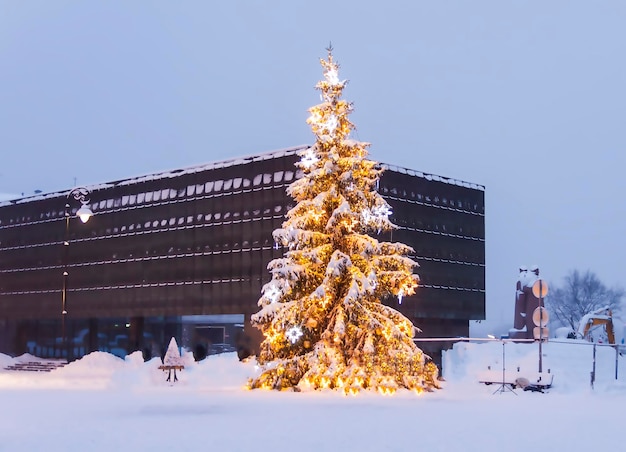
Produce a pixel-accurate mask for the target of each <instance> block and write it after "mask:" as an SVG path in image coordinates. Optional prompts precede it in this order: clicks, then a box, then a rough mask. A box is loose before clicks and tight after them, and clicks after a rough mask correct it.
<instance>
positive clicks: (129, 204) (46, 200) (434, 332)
mask: <svg viewBox="0 0 626 452" xmlns="http://www.w3.org/2000/svg"><path fill="white" fill-rule="evenodd" d="M303 147H305V146H301V147H296V148H291V149H286V150H282V151H277V152H273V153H267V154H260V155H255V156H251V157H246V158H240V159H234V160H230V161H225V162H218V163H213V164H209V165H203V166H198V167H192V168H187V169H183V170H177V171H171V172H167V173H161V174H154V175H149V176H144V177H139V178H135V179H127V180H122V181H117V182H112V183H107V184H101V185H95V186H90V187H88V189H89V191H90V198H91V199H90V204H89V207H90V208H91V210H92V211H93V213H94V216H93V217H92V218H91V219H90V220H89V222H88V223H85V224H82V223H80V222H79V220H77V219H76V218H72V219H71V222H72V224H71V226H70V228H69V242H70V246H69V255H68V261H67V263H66V264H65V263H64V262H63V240H64V232H65V223H64V208H65V203H66V196H67V192H59V193H49V194H40V195H36V196H32V197H27V198H21V199H17V200H13V201H9V202H3V203H0V331H1V332H0V352H3V353H8V354H12V355H19V354H21V353H24V352H31V353H37V354H38V355H39V356H42V357H67V358H69V359H75V358H77V357H80V356H82V355H84V354H85V353H88V352H90V351H93V350H107V351H108V350H109V349H110V348H111V347H112V346H113V345H116V346H118V347H117V348H118V352H119V353H120V354H124V353H127V352H130V351H133V350H143V351H144V353H145V354H147V355H148V356H151V355H153V354H154V353H159V352H162V351H163V349H164V347H166V346H167V344H168V343H169V339H170V337H171V336H180V335H183V336H184V335H185V334H188V335H189V334H191V336H193V337H191V336H190V337H189V338H187V339H188V340H187V345H188V346H189V347H194V346H196V345H197V344H194V341H196V342H197V341H198V340H196V339H194V338H195V337H199V336H198V331H200V330H199V329H198V328H199V327H198V325H195V329H194V328H192V329H191V330H190V329H189V328H186V327H185V325H186V324H187V323H189V322H187V320H186V319H187V318H188V317H189V316H203V315H216V314H222V315H224V314H243V315H244V317H243V319H244V320H243V324H244V325H245V334H243V332H239V333H241V334H239V336H247V337H248V338H250V337H251V338H252V339H251V340H250V339H249V340H248V343H247V344H248V345H247V346H248V347H249V348H251V349H252V351H253V350H254V349H255V347H256V346H257V345H258V343H259V341H260V339H261V338H260V337H259V334H258V332H256V330H252V329H251V328H250V324H249V317H250V314H252V313H254V312H256V311H257V310H258V306H257V301H258V299H259V296H260V292H261V287H262V285H263V284H264V283H265V282H267V281H268V280H269V279H270V273H269V272H268V270H267V264H268V263H269V261H270V260H271V259H273V258H276V257H279V256H281V255H282V253H283V250H282V249H281V248H279V247H277V246H275V243H274V241H273V239H272V231H273V230H274V229H276V228H277V227H280V225H281V224H282V222H283V219H284V216H285V213H286V212H287V211H288V209H289V208H291V207H292V206H293V201H292V200H291V199H290V198H289V197H288V196H287V194H286V188H287V186H288V185H289V184H290V183H291V182H293V181H294V180H295V178H297V177H299V174H298V172H297V169H296V167H295V166H294V164H295V162H296V161H298V160H299V157H298V156H297V154H296V152H297V151H298V149H301V148H303ZM383 167H384V168H385V172H384V173H383V175H382V177H381V179H380V181H379V192H380V194H381V195H382V196H383V197H384V198H385V199H386V200H387V202H388V203H389V204H390V205H391V206H392V208H393V214H392V217H391V220H392V221H393V222H394V223H395V224H396V225H397V226H398V228H397V229H396V230H394V231H393V232H392V233H388V234H386V235H382V236H381V237H379V239H381V240H390V241H399V242H403V243H406V244H407V245H410V246H412V247H413V248H414V250H415V253H414V255H412V256H411V257H413V258H414V259H415V260H416V261H417V262H418V263H419V265H420V267H419V268H418V269H416V272H417V273H418V274H419V276H420V280H421V282H420V287H419V288H418V289H417V293H416V294H415V295H414V296H411V297H405V298H404V299H403V300H402V304H398V300H397V299H393V300H391V299H390V300H386V301H385V302H386V303H389V304H390V305H392V306H394V307H395V308H397V309H399V310H400V311H401V312H403V313H404V314H405V315H406V316H407V317H409V318H410V319H411V320H412V321H413V322H414V323H415V325H416V326H417V327H418V328H420V329H422V331H423V333H421V336H423V337H448V336H451V335H452V336H467V335H468V334H469V321H470V320H479V319H484V318H485V212H484V208H485V201H484V188H483V187H482V186H479V185H475V184H470V183H465V182H460V181H455V180H451V179H446V178H443V177H439V176H434V175H429V174H424V173H420V172H417V171H412V170H407V169H402V168H396V167H393V166H388V165H383ZM71 207H72V212H71V214H72V216H74V215H75V213H76V210H77V209H78V207H80V206H79V205H72V206H71ZM65 265H66V266H65ZM64 268H67V269H68V273H69V277H68V281H69V282H68V288H67V295H68V296H67V312H68V313H67V318H66V321H67V328H68V330H67V335H68V338H69V339H68V340H67V341H69V344H70V345H68V343H67V341H63V339H62V338H60V337H59V334H60V325H61V288H62V287H61V286H62V272H63V269H64ZM231 323H232V322H231ZM231 326H232V325H231ZM224 328H228V326H224ZM186 331H187V333H186ZM189 331H192V333H189ZM202 331H203V333H202V334H204V336H202V334H201V335H200V336H202V337H205V336H206V334H205V333H206V332H207V331H208V330H202ZM236 333H237V332H236V331H233V332H231V334H225V335H222V337H221V338H213V340H212V342H215V341H218V340H222V341H227V342H230V343H231V345H233V346H236V345H237V344H236V342H237V341H239V339H238V340H237V341H236V340H235V339H234V338H233V336H234V335H235V334H236ZM226 336H228V337H229V339H225V337H226ZM205 339H206V337H205ZM178 340H179V343H180V338H179V339H178ZM208 342H209V339H206V340H205V341H204V344H205V346H206V345H207V343H208ZM250 344H252V345H250ZM424 344H427V345H426V346H423V345H424ZM419 345H420V347H421V348H422V349H424V350H425V351H426V352H427V353H432V354H433V355H434V356H433V357H434V358H435V360H436V361H437V356H438V354H439V352H440V351H441V349H442V348H445V347H447V346H449V345H446V344H444V343H423V344H419Z"/></svg>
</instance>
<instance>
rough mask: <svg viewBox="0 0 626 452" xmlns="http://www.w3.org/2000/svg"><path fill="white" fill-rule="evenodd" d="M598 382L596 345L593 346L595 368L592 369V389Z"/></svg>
mask: <svg viewBox="0 0 626 452" xmlns="http://www.w3.org/2000/svg"><path fill="white" fill-rule="evenodd" d="M595 381H596V344H593V367H592V368H591V389H593V383H594V382H595Z"/></svg>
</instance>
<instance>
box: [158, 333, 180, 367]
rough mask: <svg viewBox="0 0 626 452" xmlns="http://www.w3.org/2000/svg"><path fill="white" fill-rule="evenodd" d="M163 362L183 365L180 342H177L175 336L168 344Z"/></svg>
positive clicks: (167, 364) (171, 364)
mask: <svg viewBox="0 0 626 452" xmlns="http://www.w3.org/2000/svg"><path fill="white" fill-rule="evenodd" d="M163 364H164V365H165V366H182V365H183V359H182V357H181V356H180V351H179V350H178V344H177V343H176V339H174V338H173V337H172V338H171V339H170V343H169V345H168V346H167V351H166V352H165V356H164V357H163Z"/></svg>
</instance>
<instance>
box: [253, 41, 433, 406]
mask: <svg viewBox="0 0 626 452" xmlns="http://www.w3.org/2000/svg"><path fill="white" fill-rule="evenodd" d="M321 64H322V66H323V68H324V80H322V81H320V82H318V83H317V85H316V88H317V89H319V90H320V91H321V98H322V103H321V104H319V105H316V106H314V107H312V108H311V109H310V116H309V118H308V119H307V123H308V124H309V125H310V126H311V130H312V132H313V133H314V135H315V136H316V142H315V144H314V145H313V146H312V147H311V148H309V149H308V150H306V151H305V152H303V153H302V154H301V161H300V162H299V163H298V164H297V165H298V167H299V168H300V170H301V171H302V177H301V178H299V179H297V180H296V181H294V182H293V183H292V184H291V185H290V186H289V188H288V194H289V195H290V196H291V197H292V198H293V199H294V201H295V204H296V205H295V207H293V208H292V209H290V210H289V212H288V213H287V215H286V219H285V221H284V222H283V224H282V227H281V228H279V229H276V230H275V231H274V234H273V235H274V240H275V242H276V243H280V244H281V245H282V247H283V248H282V249H283V250H284V255H283V257H281V258H278V259H274V260H272V261H271V262H270V263H269V265H268V269H269V270H270V272H271V274H272V280H271V281H270V282H268V283H267V284H266V285H265V286H264V291H263V296H262V297H261V298H260V300H259V307H260V310H259V312H257V313H256V314H254V315H253V316H252V323H253V325H255V326H256V327H257V328H259V329H260V330H261V331H262V332H263V335H264V338H265V339H264V341H263V342H262V344H261V350H260V353H259V355H258V357H257V360H258V363H259V365H260V374H259V375H258V376H257V377H256V378H254V379H252V380H250V382H249V386H250V387H251V388H270V389H290V388H296V387H297V388H298V389H301V390H303V389H311V390H314V389H318V390H321V389H333V390H338V391H342V392H343V393H345V394H351V395H355V394H358V393H359V392H360V391H363V390H372V391H376V392H379V393H381V394H385V395H387V394H393V393H394V392H395V391H396V390H398V389H409V390H412V391H415V392H417V393H420V392H422V391H424V390H431V389H433V388H436V387H438V385H437V372H438V371H437V367H436V366H435V365H434V364H433V363H432V362H431V361H429V360H428V359H427V357H426V356H425V355H424V353H423V352H422V351H421V350H420V349H419V348H418V347H417V346H416V345H415V343H414V342H413V336H414V333H415V331H416V328H415V327H414V326H413V324H412V323H411V322H410V321H409V320H408V319H407V318H406V317H404V316H403V315H402V314H401V313H399V312H398V311H396V310H395V309H393V308H391V307H390V306H387V305H385V304H383V303H382V301H383V300H386V299H391V298H392V297H398V300H399V301H400V302H402V299H403V297H407V296H410V295H412V294H413V293H414V292H415V289H416V287H417V284H418V281H419V278H418V277H417V275H415V274H413V269H414V268H415V267H416V266H417V263H416V262H414V261H413V260H411V259H410V258H409V257H408V256H407V255H408V254H409V253H411V252H412V249H411V248H410V247H408V246H406V245H404V244H402V243H390V242H380V241H378V240H377V239H375V238H374V235H375V234H376V232H381V231H390V230H391V229H393V228H394V225H393V224H392V223H391V221H390V220H389V217H390V215H391V208H390V206H389V205H388V204H387V203H386V202H385V201H384V200H383V199H382V197H381V196H380V195H379V194H378V193H377V192H376V183H377V180H378V178H379V176H380V173H381V169H380V167H379V166H378V165H377V163H376V162H373V161H371V160H369V159H367V147H368V146H369V145H368V144H367V143H363V142H359V141H356V140H353V139H350V137H349V136H350V132H351V130H352V129H353V128H354V126H353V125H352V123H351V122H350V121H349V119H348V116H349V114H350V113H351V112H352V105H351V104H350V103H349V102H346V101H345V100H343V99H342V98H341V94H342V91H343V89H344V87H345V86H346V83H347V82H346V81H345V80H341V79H340V78H339V72H338V69H339V66H338V65H337V63H336V62H335V61H334V60H333V56H332V52H331V49H328V58H327V59H322V60H321ZM294 325H295V326H294Z"/></svg>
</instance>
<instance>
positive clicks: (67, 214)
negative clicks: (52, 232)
mask: <svg viewBox="0 0 626 452" xmlns="http://www.w3.org/2000/svg"><path fill="white" fill-rule="evenodd" d="M69 232H70V205H69V203H66V204H65V235H64V236H63V289H62V293H61V302H62V304H61V341H62V342H61V347H62V351H61V353H62V352H63V350H65V351H66V352H67V334H66V332H65V317H66V316H67V282H68V281H67V280H68V273H67V261H68V257H69V248H70V238H69Z"/></svg>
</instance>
